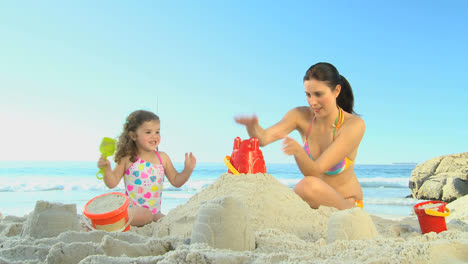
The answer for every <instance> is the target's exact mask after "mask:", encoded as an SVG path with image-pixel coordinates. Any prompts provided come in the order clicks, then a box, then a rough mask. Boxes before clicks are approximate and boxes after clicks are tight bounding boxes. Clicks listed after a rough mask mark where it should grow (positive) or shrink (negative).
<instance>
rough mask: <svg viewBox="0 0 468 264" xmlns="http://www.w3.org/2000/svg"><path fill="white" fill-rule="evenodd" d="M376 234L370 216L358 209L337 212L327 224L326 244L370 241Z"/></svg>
mask: <svg viewBox="0 0 468 264" xmlns="http://www.w3.org/2000/svg"><path fill="white" fill-rule="evenodd" d="M378 234H379V233H378V232H377V228H376V227H375V225H374V222H373V221H372V218H371V217H370V215H369V214H368V213H366V211H364V210H362V209H361V208H358V207H355V208H351V209H347V210H342V211H338V212H336V213H334V214H332V215H331V216H330V220H329V222H328V243H332V242H334V241H336V240H359V239H371V238H374V237H375V236H377V235H378Z"/></svg>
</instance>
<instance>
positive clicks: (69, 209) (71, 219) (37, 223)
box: [21, 201, 80, 238]
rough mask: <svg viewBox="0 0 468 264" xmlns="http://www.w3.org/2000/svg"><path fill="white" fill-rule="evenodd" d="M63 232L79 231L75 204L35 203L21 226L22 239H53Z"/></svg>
mask: <svg viewBox="0 0 468 264" xmlns="http://www.w3.org/2000/svg"><path fill="white" fill-rule="evenodd" d="M65 231H80V225H79V221H78V218H77V215H76V204H61V203H49V202H47V201H37V202H36V207H35V208H34V211H33V212H32V213H31V214H30V215H29V216H28V219H27V220H26V222H25V223H24V225H23V231H22V233H21V236H22V237H35V238H43V237H55V236H57V235H58V234H60V233H62V232H65Z"/></svg>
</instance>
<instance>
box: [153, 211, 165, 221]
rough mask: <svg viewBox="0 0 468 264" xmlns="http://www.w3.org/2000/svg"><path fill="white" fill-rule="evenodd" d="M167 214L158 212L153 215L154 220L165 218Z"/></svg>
mask: <svg viewBox="0 0 468 264" xmlns="http://www.w3.org/2000/svg"><path fill="white" fill-rule="evenodd" d="M164 216H165V215H164V214H162V213H156V214H154V215H153V222H157V221H158V220H159V219H161V218H163V217H164Z"/></svg>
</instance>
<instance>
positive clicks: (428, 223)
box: [414, 201, 450, 234]
mask: <svg viewBox="0 0 468 264" xmlns="http://www.w3.org/2000/svg"><path fill="white" fill-rule="evenodd" d="M446 205H447V203H445V202H440V201H427V202H422V203H418V204H416V205H415V206H414V212H415V213H416V215H417V216H418V221H419V226H420V227H421V232H422V233H423V234H426V233H429V232H436V233H440V232H442V231H445V230H447V224H446V223H445V217H446V216H448V215H449V214H450V210H449V209H448V208H447V207H445V206H446Z"/></svg>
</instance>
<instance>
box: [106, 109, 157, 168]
mask: <svg viewBox="0 0 468 264" xmlns="http://www.w3.org/2000/svg"><path fill="white" fill-rule="evenodd" d="M153 120H156V121H158V122H159V117H158V116H157V115H155V114H154V113H152V112H149V111H145V110H137V111H134V112H132V113H131V114H130V115H129V116H128V117H127V120H126V121H125V124H124V126H123V131H122V134H120V137H119V140H118V143H117V151H116V153H115V156H114V159H115V162H117V163H119V162H120V160H121V159H122V158H123V157H125V156H130V161H132V162H135V161H136V160H137V159H136V156H137V148H136V145H135V141H133V140H132V138H131V137H130V132H134V133H135V132H136V130H137V128H138V127H139V126H141V124H143V123H144V122H147V121H153Z"/></svg>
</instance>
